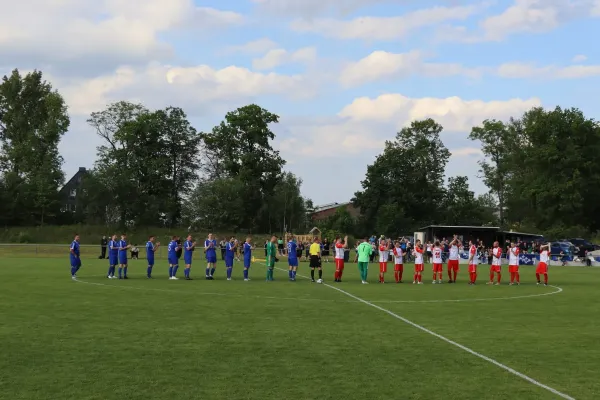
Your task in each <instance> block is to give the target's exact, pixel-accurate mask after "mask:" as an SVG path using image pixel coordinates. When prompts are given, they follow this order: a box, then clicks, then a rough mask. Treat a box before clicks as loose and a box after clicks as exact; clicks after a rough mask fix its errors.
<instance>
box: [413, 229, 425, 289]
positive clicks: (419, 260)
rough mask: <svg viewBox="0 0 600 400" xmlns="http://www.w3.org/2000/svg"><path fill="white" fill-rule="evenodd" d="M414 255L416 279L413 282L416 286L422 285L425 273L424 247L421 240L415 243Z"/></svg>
mask: <svg viewBox="0 0 600 400" xmlns="http://www.w3.org/2000/svg"><path fill="white" fill-rule="evenodd" d="M413 255H414V256H415V278H414V280H413V285H414V284H419V285H422V284H423V282H422V281H421V280H422V273H423V268H424V266H423V245H422V244H421V241H420V240H417V241H416V242H415V249H414V250H413Z"/></svg>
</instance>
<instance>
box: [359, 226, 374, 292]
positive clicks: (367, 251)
mask: <svg viewBox="0 0 600 400" xmlns="http://www.w3.org/2000/svg"><path fill="white" fill-rule="evenodd" d="M356 253H357V254H358V272H360V279H361V280H362V283H363V285H366V284H367V283H369V282H367V273H368V272H369V257H370V256H371V254H373V246H371V243H369V239H368V238H365V241H364V242H362V243H361V244H359V245H358V248H357V249H356Z"/></svg>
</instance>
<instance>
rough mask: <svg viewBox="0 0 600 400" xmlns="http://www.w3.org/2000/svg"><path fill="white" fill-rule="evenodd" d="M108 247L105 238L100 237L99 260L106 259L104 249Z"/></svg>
mask: <svg viewBox="0 0 600 400" xmlns="http://www.w3.org/2000/svg"><path fill="white" fill-rule="evenodd" d="M107 246H108V239H107V238H106V236H102V239H100V257H99V258H101V259H105V258H106V247H107Z"/></svg>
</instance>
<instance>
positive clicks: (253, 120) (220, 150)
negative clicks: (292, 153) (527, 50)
mask: <svg viewBox="0 0 600 400" xmlns="http://www.w3.org/2000/svg"><path fill="white" fill-rule="evenodd" d="M277 122H279V117H278V116H277V115H275V114H273V113H271V112H269V111H267V110H265V109H264V108H261V107H260V106H258V105H256V104H251V105H248V106H244V107H241V108H238V109H237V110H235V111H232V112H229V113H227V114H226V115H225V120H224V121H222V122H221V123H220V124H219V125H218V126H216V127H214V128H213V130H212V131H211V132H208V133H203V134H202V135H201V137H202V141H203V147H204V150H205V152H206V153H207V157H206V158H207V159H209V160H211V162H210V167H211V170H209V171H207V175H208V176H209V177H213V178H214V177H218V178H235V179H237V180H238V181H239V182H241V183H242V184H243V190H242V191H241V192H240V193H239V195H240V196H242V197H243V198H244V214H243V217H242V218H243V219H242V221H241V224H242V226H244V227H246V228H249V229H257V228H259V226H260V223H261V221H260V220H259V218H260V215H261V214H262V213H261V212H260V210H261V207H262V206H263V204H264V203H265V202H266V201H267V200H268V199H269V198H271V197H272V196H273V194H274V191H275V187H276V186H277V184H278V183H279V182H280V181H281V179H282V168H283V166H284V165H285V161H284V160H283V159H282V158H281V157H280V155H279V152H278V151H276V150H274V149H273V147H272V145H271V142H272V141H273V139H274V138H275V134H274V133H273V132H272V131H271V129H270V125H271V124H274V123H277Z"/></svg>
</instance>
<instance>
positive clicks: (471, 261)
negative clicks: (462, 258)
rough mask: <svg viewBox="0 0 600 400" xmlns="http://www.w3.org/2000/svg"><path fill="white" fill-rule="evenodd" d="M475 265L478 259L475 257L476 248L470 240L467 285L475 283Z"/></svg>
mask: <svg viewBox="0 0 600 400" xmlns="http://www.w3.org/2000/svg"><path fill="white" fill-rule="evenodd" d="M477 264H479V257H478V256H477V247H475V244H474V243H473V241H472V240H470V241H469V278H470V281H469V285H474V284H475V282H476V281H477Z"/></svg>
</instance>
